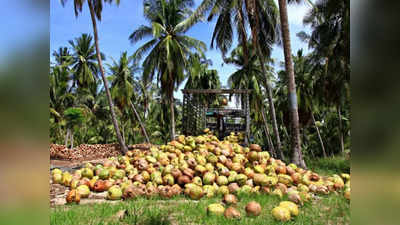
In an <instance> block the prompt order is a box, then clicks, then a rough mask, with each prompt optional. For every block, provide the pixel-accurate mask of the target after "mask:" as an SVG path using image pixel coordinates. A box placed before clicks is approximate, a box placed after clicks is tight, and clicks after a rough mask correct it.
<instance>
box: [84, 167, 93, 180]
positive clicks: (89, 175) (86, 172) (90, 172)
mask: <svg viewBox="0 0 400 225" xmlns="http://www.w3.org/2000/svg"><path fill="white" fill-rule="evenodd" d="M82 177H87V178H89V179H92V177H93V170H92V169H90V168H83V169H82Z"/></svg>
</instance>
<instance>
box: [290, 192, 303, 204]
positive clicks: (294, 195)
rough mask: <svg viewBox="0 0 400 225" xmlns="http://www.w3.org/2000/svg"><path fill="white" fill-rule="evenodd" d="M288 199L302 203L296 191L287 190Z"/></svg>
mask: <svg viewBox="0 0 400 225" xmlns="http://www.w3.org/2000/svg"><path fill="white" fill-rule="evenodd" d="M288 199H289V200H290V201H292V202H294V203H296V204H301V205H302V204H303V202H302V200H301V197H300V194H299V192H298V191H294V190H291V191H289V192H288Z"/></svg>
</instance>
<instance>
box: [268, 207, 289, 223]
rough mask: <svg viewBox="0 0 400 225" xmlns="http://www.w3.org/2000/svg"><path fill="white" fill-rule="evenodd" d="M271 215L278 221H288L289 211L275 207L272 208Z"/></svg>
mask: <svg viewBox="0 0 400 225" xmlns="http://www.w3.org/2000/svg"><path fill="white" fill-rule="evenodd" d="M272 216H273V217H274V218H275V219H276V220H279V221H289V220H290V211H289V210H288V209H287V208H284V207H280V206H278V207H275V208H273V209H272Z"/></svg>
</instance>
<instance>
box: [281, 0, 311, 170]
mask: <svg viewBox="0 0 400 225" xmlns="http://www.w3.org/2000/svg"><path fill="white" fill-rule="evenodd" d="M299 1H300V0H278V3H279V14H280V19H281V30H282V41H283V52H284V55H285V68H286V72H287V74H288V84H289V85H288V86H289V93H288V94H289V100H290V101H289V109H290V115H291V116H290V117H291V121H292V122H291V139H292V140H291V147H292V153H293V155H292V162H293V163H294V164H296V165H298V166H300V167H303V168H307V166H306V163H305V161H304V159H303V153H302V152H301V140H300V129H299V113H298V107H297V95H296V82H295V79H294V69H293V61H292V48H291V44H290V33H289V20H288V11H287V3H288V2H289V3H291V2H299Z"/></svg>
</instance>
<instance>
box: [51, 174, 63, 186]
mask: <svg viewBox="0 0 400 225" xmlns="http://www.w3.org/2000/svg"><path fill="white" fill-rule="evenodd" d="M52 178H53V183H54V184H61V183H62V174H61V173H55V174H53V176H52Z"/></svg>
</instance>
